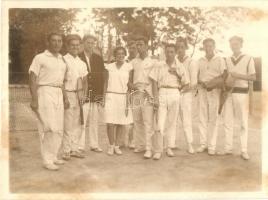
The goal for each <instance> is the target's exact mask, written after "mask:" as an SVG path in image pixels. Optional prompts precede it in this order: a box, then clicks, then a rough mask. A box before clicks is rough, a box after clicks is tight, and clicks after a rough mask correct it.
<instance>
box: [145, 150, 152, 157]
mask: <svg viewBox="0 0 268 200" xmlns="http://www.w3.org/2000/svg"><path fill="white" fill-rule="evenodd" d="M143 156H144V158H146V159H149V158H151V157H152V156H153V154H152V151H151V150H147V151H146V152H145V154H144V155H143Z"/></svg>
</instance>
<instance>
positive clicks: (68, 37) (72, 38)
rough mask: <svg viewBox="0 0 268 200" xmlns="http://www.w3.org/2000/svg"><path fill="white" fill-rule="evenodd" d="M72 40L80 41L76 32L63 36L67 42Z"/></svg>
mask: <svg viewBox="0 0 268 200" xmlns="http://www.w3.org/2000/svg"><path fill="white" fill-rule="evenodd" d="M72 40H78V41H79V42H81V37H80V36H79V35H78V34H69V35H67V36H66V37H65V41H66V43H67V44H69V43H70V41H72Z"/></svg>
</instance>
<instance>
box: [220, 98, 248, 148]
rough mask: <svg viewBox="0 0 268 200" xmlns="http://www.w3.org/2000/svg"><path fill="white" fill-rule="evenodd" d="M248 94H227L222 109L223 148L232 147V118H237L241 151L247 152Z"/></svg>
mask: <svg viewBox="0 0 268 200" xmlns="http://www.w3.org/2000/svg"><path fill="white" fill-rule="evenodd" d="M248 113H249V95H248V94H240V93H232V94H230V95H229V96H228V98H227V100H226V102H225V104H224V109H223V118H224V133H225V147H224V148H225V150H227V151H228V150H232V148H233V134H234V124H235V123H234V121H235V120H234V119H235V118H236V119H237V120H238V131H239V136H240V142H241V151H242V152H247V143H248Z"/></svg>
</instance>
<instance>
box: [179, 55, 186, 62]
mask: <svg viewBox="0 0 268 200" xmlns="http://www.w3.org/2000/svg"><path fill="white" fill-rule="evenodd" d="M188 58H189V56H188V55H184V57H183V59H182V60H183V61H182V62H181V61H180V59H179V56H177V61H178V62H180V63H184V62H185V61H186V60H187V59H188Z"/></svg>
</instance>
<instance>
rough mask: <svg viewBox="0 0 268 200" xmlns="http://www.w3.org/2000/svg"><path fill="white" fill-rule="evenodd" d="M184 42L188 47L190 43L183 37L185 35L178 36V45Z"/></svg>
mask: <svg viewBox="0 0 268 200" xmlns="http://www.w3.org/2000/svg"><path fill="white" fill-rule="evenodd" d="M181 42H182V43H183V44H184V46H185V48H186V49H188V43H187V40H186V38H183V37H181V36H180V37H178V38H177V40H176V45H178V43H181Z"/></svg>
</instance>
